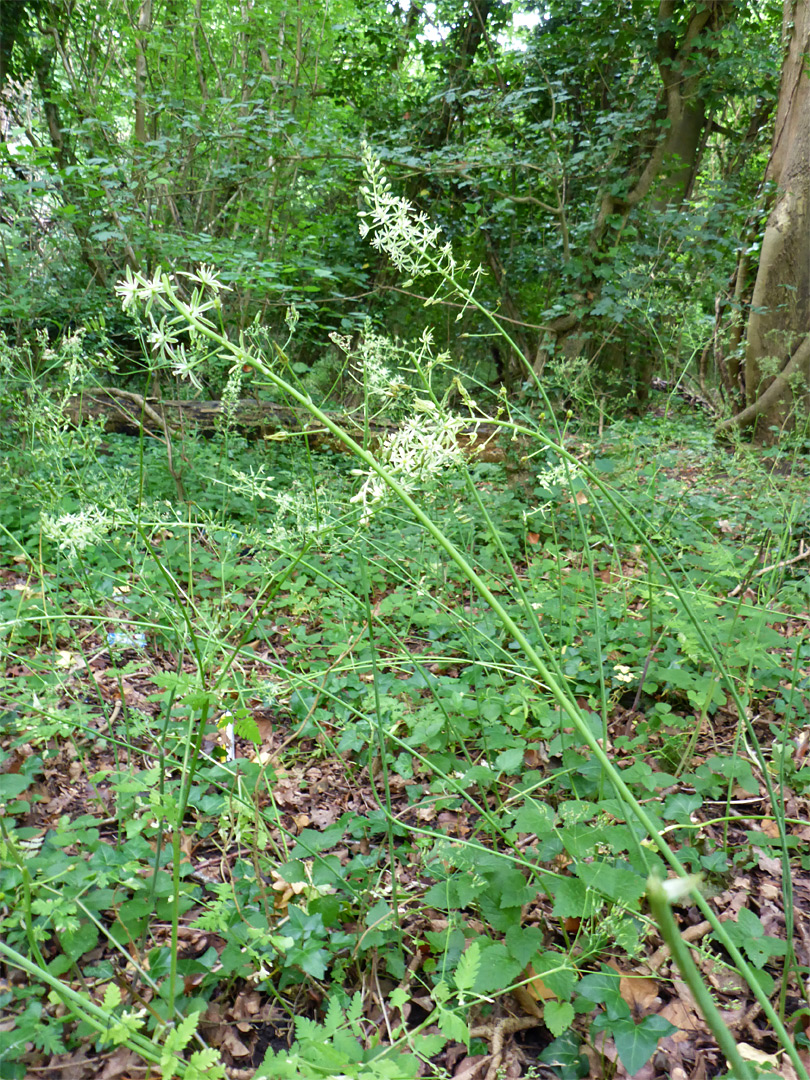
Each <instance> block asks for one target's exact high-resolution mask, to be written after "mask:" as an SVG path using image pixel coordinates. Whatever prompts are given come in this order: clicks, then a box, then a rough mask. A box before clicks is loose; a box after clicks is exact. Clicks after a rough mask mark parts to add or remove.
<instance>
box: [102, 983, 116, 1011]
mask: <svg viewBox="0 0 810 1080" xmlns="http://www.w3.org/2000/svg"><path fill="white" fill-rule="evenodd" d="M120 1004H121V991H120V990H119V989H118V987H117V986H116V984H115V983H107V985H106V986H105V987H104V999H103V1001H102V1003H101V1007H102V1008H103V1009H106V1011H107V1012H112V1011H113V1010H114V1009H117V1008H118V1006H119V1005H120Z"/></svg>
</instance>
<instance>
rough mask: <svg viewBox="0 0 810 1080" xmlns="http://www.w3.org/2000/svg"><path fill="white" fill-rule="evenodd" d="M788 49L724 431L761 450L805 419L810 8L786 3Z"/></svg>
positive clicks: (809, 0)
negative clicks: (740, 431)
mask: <svg viewBox="0 0 810 1080" xmlns="http://www.w3.org/2000/svg"><path fill="white" fill-rule="evenodd" d="M783 36H784V45H785V48H786V52H785V57H784V60H783V63H782V79H781V83H780V87H779V104H778V107H777V111H776V130H775V132H774V138H773V148H772V151H771V159H770V162H769V163H768V168H767V171H766V174H765V175H766V180H769V181H771V182H772V183H774V184H775V185H776V187H777V194H776V202H775V205H774V208H773V211H772V212H771V215H770V217H769V218H768V222H767V225H766V227H765V234H764V236H763V239H762V248H761V252H760V260H759V269H758V271H757V279H756V284H755V286H754V293H753V297H752V300H751V313H750V316H749V319H748V333H747V342H746V352H745V389H746V401H747V405H746V408H745V409H743V410H742V412H740V413H739V414H738V415H737V416H735V417H732V418H731V420H728V421H726V422H725V424H724V425H722V426H723V427H726V428H727V427H732V426H736V427H753V429H754V433H755V437H756V439H757V440H758V441H760V442H773V441H775V440H776V439H777V438H778V436H779V434H780V433H781V432H783V431H788V430H791V429H793V428H795V427H796V426H797V424H799V423H805V422H806V421H807V419H808V416H810V70H809V68H808V59H807V52H808V49H809V48H810V0H784V15H783Z"/></svg>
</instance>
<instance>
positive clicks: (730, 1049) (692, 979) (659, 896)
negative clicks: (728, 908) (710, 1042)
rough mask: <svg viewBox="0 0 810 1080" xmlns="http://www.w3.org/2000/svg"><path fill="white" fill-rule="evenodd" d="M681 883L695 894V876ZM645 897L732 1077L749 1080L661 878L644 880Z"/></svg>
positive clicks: (685, 889)
mask: <svg viewBox="0 0 810 1080" xmlns="http://www.w3.org/2000/svg"><path fill="white" fill-rule="evenodd" d="M681 885H683V888H682V889H681V891H682V892H683V893H684V894H685V895H689V893H690V892H691V893H692V895H695V894H696V892H697V889H698V886H699V882H698V880H697V879H694V880H693V882H692V883H691V888H689V885H690V882H689V879H687V880H686V881H684V882H683V883H681V882H678V886H681ZM647 900H648V901H649V904H650V911H651V912H652V915H653V918H654V919H655V921H656V922H657V923H658V929H659V930H660V931H661V937H662V938H663V939H664V941H665V943H666V944H667V945H668V946H669V951H670V954H671V956H672V959H673V960H674V961H675V965H676V966H677V968H678V970H679V971H680V973H681V975H682V976H683V980H684V982H685V983H686V985H687V986H688V987H689V990H690V991H691V993H692V996H693V997H694V999H695V1003H696V1004H697V1007H698V1008H699V1009H700V1012H701V1014H702V1016H703V1019H704V1020H705V1021H706V1023H707V1024H708V1025H709V1027H710V1028H711V1030H712V1034H713V1035H714V1037H715V1039H716V1040H717V1045H718V1046H719V1047H720V1049H721V1050H722V1052H723V1053H724V1054H725V1055H726V1060H727V1061H728V1064H729V1065H730V1067H731V1069H732V1070H733V1074H734V1076H735V1077H736V1078H737V1080H753V1075H754V1074H753V1072H752V1071H751V1068H750V1066H749V1065H748V1062H746V1061H745V1060H744V1059H743V1057H742V1055H741V1054H740V1051H739V1049H738V1047H737V1043H736V1041H735V1039H734V1036H733V1035H732V1034H731V1031H730V1030H729V1029H728V1027H727V1025H726V1023H725V1021H724V1020H723V1017H722V1016H721V1015H720V1010H719V1009H718V1008H717V1006H716V1005H715V1003H714V1001H713V1000H712V995H711V993H710V992H709V988H708V987H707V986H706V984H705V982H704V981H703V978H702V977H701V974H700V972H699V971H698V968H697V965H696V964H695V961H694V960H693V959H692V956H691V953H690V952H689V949H688V948H687V945H686V942H685V941H684V940H683V938H682V937H681V935H680V933H679V931H678V926H677V924H676V922H675V918H674V916H673V914H672V908H671V907H670V899H669V895H668V893H667V889H666V888H665V886H664V883H663V882H662V881H661V879H660V878H659V877H657V876H655V875H653V876H651V877H650V878H648V880H647ZM786 1049H787V1047H786Z"/></svg>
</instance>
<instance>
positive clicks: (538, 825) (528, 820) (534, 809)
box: [515, 799, 555, 837]
mask: <svg viewBox="0 0 810 1080" xmlns="http://www.w3.org/2000/svg"><path fill="white" fill-rule="evenodd" d="M554 822H555V814H554V811H553V810H552V809H551V807H550V806H547V805H546V804H545V803H539V802H535V800H534V799H526V802H525V803H524V804H523V806H521V808H520V809H519V810H518V812H517V814H516V815H515V828H516V829H517V831H518V832H519V833H533V834H534V835H535V836H537V837H544V836H550V835H551V834H552V833H553V830H554Z"/></svg>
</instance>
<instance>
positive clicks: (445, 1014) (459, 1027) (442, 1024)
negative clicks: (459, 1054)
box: [439, 1009, 470, 1046]
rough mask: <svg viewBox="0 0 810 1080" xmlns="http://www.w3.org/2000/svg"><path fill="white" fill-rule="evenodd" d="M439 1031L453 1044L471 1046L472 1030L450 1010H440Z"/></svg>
mask: <svg viewBox="0 0 810 1080" xmlns="http://www.w3.org/2000/svg"><path fill="white" fill-rule="evenodd" d="M439 1031H441V1033H442V1035H444V1036H446V1037H447V1038H448V1039H451V1040H452V1041H453V1042H457V1043H463V1044H464V1045H465V1046H467V1045H469V1041H470V1029H469V1027H468V1026H467V1024H466V1023H465V1022H464V1021H463V1020H462V1019H461V1017H460V1016H458V1015H457V1014H456V1013H454V1012H452V1011H451V1010H450V1009H440V1010H439Z"/></svg>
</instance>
